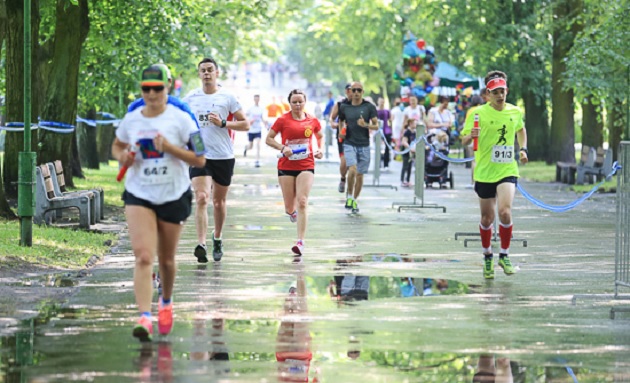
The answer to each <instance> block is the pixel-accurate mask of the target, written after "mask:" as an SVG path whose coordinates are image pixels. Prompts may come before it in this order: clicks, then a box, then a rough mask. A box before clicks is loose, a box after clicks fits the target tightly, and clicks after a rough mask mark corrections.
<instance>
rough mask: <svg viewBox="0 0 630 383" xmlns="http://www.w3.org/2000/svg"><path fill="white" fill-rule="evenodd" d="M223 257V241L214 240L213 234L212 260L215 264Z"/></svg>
mask: <svg viewBox="0 0 630 383" xmlns="http://www.w3.org/2000/svg"><path fill="white" fill-rule="evenodd" d="M222 257H223V241H222V240H220V239H216V238H214V233H213V234H212V258H213V259H214V260H215V262H219V261H220V260H221V258H222Z"/></svg>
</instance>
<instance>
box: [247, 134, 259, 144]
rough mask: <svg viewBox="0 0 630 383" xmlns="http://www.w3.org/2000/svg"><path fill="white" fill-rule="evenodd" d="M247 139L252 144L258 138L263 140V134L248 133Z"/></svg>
mask: <svg viewBox="0 0 630 383" xmlns="http://www.w3.org/2000/svg"><path fill="white" fill-rule="evenodd" d="M247 138H248V139H249V142H252V141H254V140H255V139H256V138H262V133H261V132H258V133H247Z"/></svg>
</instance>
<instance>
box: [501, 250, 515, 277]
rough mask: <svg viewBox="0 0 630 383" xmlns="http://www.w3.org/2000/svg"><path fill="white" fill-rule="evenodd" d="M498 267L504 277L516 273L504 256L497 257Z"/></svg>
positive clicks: (507, 258)
mask: <svg viewBox="0 0 630 383" xmlns="http://www.w3.org/2000/svg"><path fill="white" fill-rule="evenodd" d="M499 266H501V268H502V269H503V272H504V273H505V274H506V275H512V274H514V273H516V270H515V269H514V266H512V262H510V258H509V257H508V256H507V254H506V255H501V256H499Z"/></svg>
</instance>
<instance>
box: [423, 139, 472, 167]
mask: <svg viewBox="0 0 630 383" xmlns="http://www.w3.org/2000/svg"><path fill="white" fill-rule="evenodd" d="M420 138H422V140H423V141H424V142H425V143H426V144H427V145H429V148H431V151H432V152H433V154H435V155H436V156H437V157H438V158H441V159H443V160H444V161H449V162H455V163H458V164H463V163H464V162H470V161H474V160H475V157H468V158H453V157H449V156H446V155H444V154H443V153H442V152H440V151H439V150H437V149H435V146H433V144H432V143H430V142H429V141H428V140H427V137H426V136H422V137H420Z"/></svg>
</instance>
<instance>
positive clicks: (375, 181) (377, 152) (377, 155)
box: [363, 121, 398, 190]
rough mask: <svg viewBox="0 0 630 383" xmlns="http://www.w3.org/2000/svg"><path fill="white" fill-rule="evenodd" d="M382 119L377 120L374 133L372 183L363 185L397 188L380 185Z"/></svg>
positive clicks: (396, 188) (395, 188) (389, 186)
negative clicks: (376, 128)
mask: <svg viewBox="0 0 630 383" xmlns="http://www.w3.org/2000/svg"><path fill="white" fill-rule="evenodd" d="M382 126H383V121H379V122H378V130H377V131H376V133H375V134H374V171H373V173H372V185H363V187H364V188H365V187H373V188H390V189H394V190H398V187H396V186H394V185H381V180H380V177H381V140H382V138H381V128H382Z"/></svg>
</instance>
